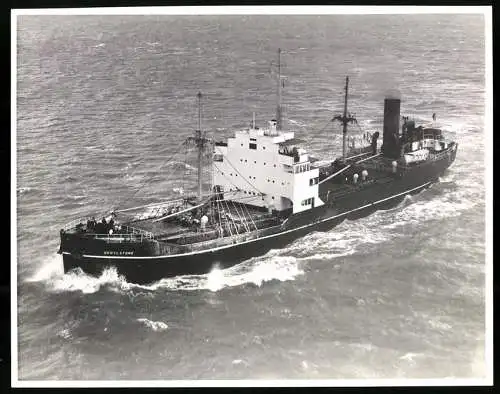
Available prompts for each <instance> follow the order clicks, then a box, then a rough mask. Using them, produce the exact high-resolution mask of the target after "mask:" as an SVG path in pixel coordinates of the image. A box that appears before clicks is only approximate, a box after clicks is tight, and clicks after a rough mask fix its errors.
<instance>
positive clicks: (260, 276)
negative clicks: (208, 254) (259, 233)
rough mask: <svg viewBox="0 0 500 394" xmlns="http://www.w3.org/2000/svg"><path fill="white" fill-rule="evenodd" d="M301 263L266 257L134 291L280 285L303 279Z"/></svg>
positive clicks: (145, 286) (276, 257)
mask: <svg viewBox="0 0 500 394" xmlns="http://www.w3.org/2000/svg"><path fill="white" fill-rule="evenodd" d="M303 273H304V271H302V270H301V269H300V267H299V262H298V260H297V259H296V258H294V257H289V256H272V257H270V256H268V255H266V256H264V257H261V258H258V259H257V258H254V259H250V260H248V261H246V262H244V263H241V264H239V265H236V266H234V267H231V268H227V269H225V270H221V269H220V268H218V267H217V266H215V267H214V268H213V269H212V270H211V272H210V273H208V274H205V275H185V276H178V277H175V278H165V279H162V280H160V281H158V282H156V283H153V284H151V285H134V284H130V286H131V287H137V288H142V289H146V290H152V291H155V290H158V289H168V290H209V291H213V292H216V291H219V290H222V289H224V288H228V287H236V286H241V285H244V284H254V285H257V286H262V284H263V283H265V282H270V281H273V280H277V281H280V282H284V281H289V280H293V279H295V278H296V277H297V276H299V275H302V274H303Z"/></svg>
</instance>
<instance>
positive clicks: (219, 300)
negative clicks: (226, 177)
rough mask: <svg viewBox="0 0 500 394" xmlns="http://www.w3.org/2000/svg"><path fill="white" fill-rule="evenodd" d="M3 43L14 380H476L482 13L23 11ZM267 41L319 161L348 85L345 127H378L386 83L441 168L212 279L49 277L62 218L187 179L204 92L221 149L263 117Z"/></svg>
mask: <svg viewBox="0 0 500 394" xmlns="http://www.w3.org/2000/svg"><path fill="white" fill-rule="evenodd" d="M17 42H18V56H17V62H18V69H17V185H18V188H17V221H18V223H17V226H18V227H17V236H18V262H17V264H18V265H17V269H18V320H19V321H18V330H19V337H18V344H19V369H18V372H19V378H20V379H25V380H44V379H50V380H60V379H111V380H118V379H225V378H236V379H286V378H295V379H297V378H298V379H340V378H444V377H457V378H467V377H483V376H485V363H484V346H485V338H484V329H485V322H484V320H485V314H484V310H485V308H484V304H485V295H484V283H485V274H484V261H485V233H484V225H485V202H484V199H485V185H484V170H485V163H484V136H485V134H484V84H485V82H484V61H485V59H484V21H483V19H482V17H481V16H470V15H469V16H468V15H421V16H418V15H393V16H342V17H340V16H308V17H303V16H302V17H299V16H293V17H292V16H252V17H243V16H241V17H240V16H226V17H215V16H204V17H201V16H198V17H179V16H170V17H166V16H164V17H159V16H158V17H152V16H150V17H146V16H129V17H125V16H112V17H111V16H106V17H98V16H89V17H84V16H73V17H70V16H61V17H40V16H38V17H34V16H30V17H28V16H23V17H20V18H19V19H18V41H17ZM278 47H281V48H282V49H283V62H284V70H285V71H284V74H285V76H286V85H285V86H286V89H285V102H286V104H287V112H288V118H289V125H290V126H291V127H294V129H295V131H296V134H297V136H298V137H300V138H302V139H305V140H306V141H307V142H306V143H305V147H306V148H307V149H308V150H309V151H311V152H312V153H313V154H314V155H315V156H318V157H324V158H330V157H334V156H336V155H338V154H339V153H340V149H341V146H340V144H339V142H340V138H341V137H340V127H339V126H338V125H333V124H330V125H328V120H329V119H330V118H331V117H332V115H333V114H337V113H339V112H340V111H341V109H342V99H343V97H342V95H343V91H342V89H343V83H344V78H345V76H346V75H349V76H350V79H351V93H352V94H351V97H350V108H351V111H352V112H356V115H357V118H358V121H359V122H360V128H359V130H358V131H375V130H380V129H381V125H382V114H383V98H384V96H385V94H386V93H388V92H389V91H393V90H397V91H398V92H399V94H401V96H402V99H403V103H402V111H403V112H404V113H405V114H407V115H411V116H414V117H415V118H417V120H418V119H420V120H423V121H427V120H430V117H431V115H432V113H434V112H435V113H437V117H438V120H439V121H440V123H441V124H442V125H443V127H444V130H445V132H446V134H447V135H448V136H449V137H450V138H453V139H455V140H456V141H458V142H459V144H460V145H459V151H458V155H457V159H456V162H455V163H454V164H453V166H452V167H451V168H450V169H449V170H448V171H447V172H446V174H445V175H444V176H443V177H442V178H441V179H440V182H439V183H437V184H435V185H434V186H432V187H431V188H430V189H428V190H426V191H424V192H422V193H420V194H419V195H416V196H413V197H408V198H407V199H405V201H404V202H403V203H402V204H400V205H399V206H398V207H396V208H394V209H392V210H389V211H383V212H377V213H375V214H374V215H372V216H370V217H368V218H364V219H361V220H358V221H346V222H344V223H342V224H341V225H339V226H338V227H336V228H335V229H333V230H331V231H329V232H325V233H320V232H313V233H311V234H309V235H307V236H306V237H304V238H302V239H300V240H298V241H296V242H294V243H292V244H291V245H289V246H288V247H286V248H283V249H275V250H272V251H270V252H269V253H267V254H266V255H265V256H263V257H259V258H254V259H251V260H248V261H246V262H244V263H242V264H240V265H238V266H235V267H233V268H230V269H227V270H224V271H220V270H217V269H214V271H213V272H211V273H210V274H208V275H201V276H185V277H178V278H172V279H164V280H161V281H159V282H157V283H154V284H151V285H148V286H138V285H135V284H133V283H128V282H126V281H125V280H123V279H122V278H120V277H118V276H117V274H116V272H115V271H113V270H109V271H107V272H105V273H104V274H103V275H102V276H101V277H100V278H92V277H89V276H86V275H84V274H67V275H63V273H62V261H61V258H60V256H59V255H57V254H56V251H57V249H58V231H59V229H60V228H61V227H62V225H63V224H64V223H66V222H69V221H70V220H71V219H73V218H74V217H78V216H81V215H82V216H83V215H87V214H89V213H90V214H92V213H94V212H101V211H102V210H103V209H110V208H112V207H116V206H121V205H127V204H130V205H138V204H141V203H145V202H148V201H154V200H156V199H159V198H165V197H168V196H172V195H174V191H173V190H174V188H176V187H179V186H180V185H179V183H180V181H179V179H183V178H186V179H188V180H189V179H193V177H194V173H193V172H192V170H193V168H192V167H191V165H192V164H189V162H185V159H184V156H183V155H182V154H181V155H180V157H179V159H178V160H174V161H172V162H170V163H169V164H168V165H164V163H165V162H166V160H168V158H169V157H170V156H172V154H173V153H174V152H175V151H176V149H177V147H178V144H179V143H180V142H181V141H182V140H183V139H184V138H185V137H186V136H188V135H190V134H191V133H192V132H193V130H194V129H195V128H196V126H197V118H196V117H197V112H196V98H195V95H196V93H197V92H198V90H201V91H202V92H203V93H204V96H205V99H204V107H203V125H204V127H205V128H206V129H207V130H210V132H211V134H212V135H213V136H216V137H217V138H223V137H226V136H229V135H231V133H232V130H233V129H234V128H237V127H245V126H247V125H248V124H249V122H250V121H251V119H252V112H255V113H256V115H257V123H258V124H259V122H260V124H262V122H264V121H265V120H267V119H269V118H271V117H273V115H274V114H273V111H274V108H275V82H274V80H273V75H272V73H271V70H272V68H273V67H272V62H275V59H276V52H277V48H278ZM354 132H356V130H354ZM182 183H184V181H183V182H182ZM186 183H187V182H186ZM184 187H187V186H186V185H184Z"/></svg>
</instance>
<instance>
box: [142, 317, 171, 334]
mask: <svg viewBox="0 0 500 394" xmlns="http://www.w3.org/2000/svg"><path fill="white" fill-rule="evenodd" d="M137 321H138V322H141V323H143V324H144V325H145V326H146V327H148V328H151V329H152V330H153V331H165V330H166V329H167V328H168V324H167V323H164V322H162V321H153V320H149V319H146V318H143V317H141V318H139V319H137Z"/></svg>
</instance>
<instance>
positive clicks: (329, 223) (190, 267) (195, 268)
mask: <svg viewBox="0 0 500 394" xmlns="http://www.w3.org/2000/svg"><path fill="white" fill-rule="evenodd" d="M427 186H429V184H425V185H423V186H421V187H419V188H416V189H415V190H413V191H412V193H418V192H419V191H421V190H422V189H424V188H425V187H427ZM412 193H408V194H412ZM405 195H406V194H403V195H400V196H397V197H394V198H391V199H389V200H387V201H384V202H382V203H379V204H377V205H375V206H368V207H366V208H362V209H359V210H356V211H353V212H350V213H348V214H345V215H341V216H339V217H336V218H333V219H331V220H325V221H323V222H319V223H314V224H312V225H307V226H306V227H303V228H300V229H296V230H294V229H293V228H292V229H290V230H291V231H287V232H283V233H280V234H276V235H275V236H272V237H269V238H264V239H262V238H261V239H256V240H255V241H253V242H250V243H247V244H240V245H234V246H232V247H230V248H225V249H219V250H214V251H206V252H203V253H199V254H193V255H188V256H179V257H168V258H166V257H158V258H147V259H133V258H132V259H131V258H129V259H119V258H115V259H109V258H106V257H102V258H87V257H84V256H78V257H77V256H74V255H71V254H65V253H64V254H63V260H64V271H65V272H68V271H71V270H73V269H76V268H80V269H82V270H83V271H84V272H85V273H87V274H90V275H93V276H99V275H101V274H102V272H103V271H104V269H106V268H109V267H116V269H117V271H118V273H119V275H123V276H124V277H125V278H126V279H127V280H128V281H129V282H133V283H137V284H146V283H151V282H154V281H157V280H160V279H162V278H168V277H174V276H180V275H197V274H205V273H208V272H210V271H211V270H212V269H213V268H214V267H219V268H221V269H224V268H229V267H231V266H234V265H236V264H239V263H241V262H243V261H245V260H248V259H250V258H252V257H259V256H262V255H264V254H266V253H267V252H268V251H269V250H271V249H278V248H282V247H284V246H286V245H288V244H290V243H291V242H293V241H294V240H296V239H298V238H300V237H303V236H305V235H306V234H308V233H310V232H312V231H328V230H330V229H332V228H334V227H335V226H337V225H338V224H340V223H342V222H343V221H344V220H346V219H350V220H354V219H359V218H361V217H365V216H368V215H370V214H371V213H373V212H375V211H377V210H383V209H390V208H393V207H395V206H396V205H398V204H399V203H400V202H401V201H402V200H403V199H404V197H405ZM311 216H312V215H308V216H303V217H302V218H301V220H300V223H299V222H298V223H297V226H299V225H303V224H302V222H309V223H311V221H313V220H314V219H313V217H311Z"/></svg>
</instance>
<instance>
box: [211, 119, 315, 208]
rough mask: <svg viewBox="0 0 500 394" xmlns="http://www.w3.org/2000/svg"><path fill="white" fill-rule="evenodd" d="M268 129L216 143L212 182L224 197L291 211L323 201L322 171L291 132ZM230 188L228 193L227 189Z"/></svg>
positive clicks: (251, 130)
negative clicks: (319, 187) (320, 172)
mask: <svg viewBox="0 0 500 394" xmlns="http://www.w3.org/2000/svg"><path fill="white" fill-rule="evenodd" d="M276 126H277V125H276V121H275V120H272V121H270V122H269V124H268V127H267V128H265V129H259V128H256V127H251V128H249V129H247V130H241V131H237V132H236V133H235V135H234V137H231V138H228V140H227V144H221V143H218V144H216V145H215V147H214V162H213V164H214V167H213V185H214V186H219V187H220V188H221V189H222V191H223V192H224V193H225V198H226V199H230V200H233V201H239V202H242V203H246V204H250V205H254V206H259V207H266V208H268V209H269V210H277V211H282V210H285V209H290V208H292V209H293V213H296V212H301V211H305V210H308V209H311V208H313V207H318V206H321V205H323V204H324V203H323V201H321V199H320V198H319V196H318V180H319V169H318V168H312V167H311V162H310V160H309V155H308V154H307V152H306V151H305V150H304V149H302V148H299V146H298V142H299V141H298V140H297V139H295V136H294V133H293V132H286V131H281V130H278V129H277V127H276ZM228 192H229V193H228Z"/></svg>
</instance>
